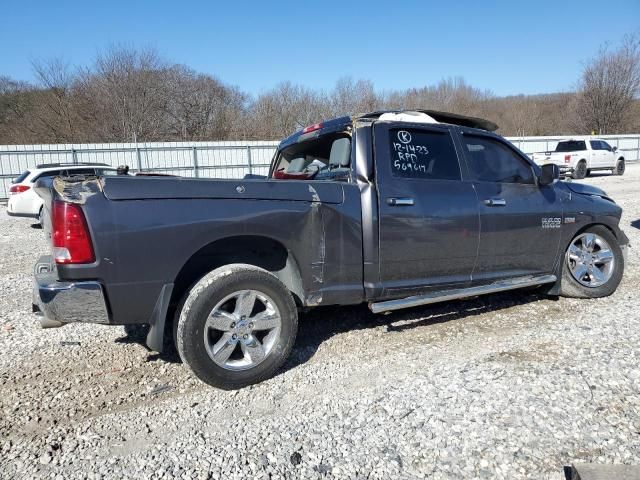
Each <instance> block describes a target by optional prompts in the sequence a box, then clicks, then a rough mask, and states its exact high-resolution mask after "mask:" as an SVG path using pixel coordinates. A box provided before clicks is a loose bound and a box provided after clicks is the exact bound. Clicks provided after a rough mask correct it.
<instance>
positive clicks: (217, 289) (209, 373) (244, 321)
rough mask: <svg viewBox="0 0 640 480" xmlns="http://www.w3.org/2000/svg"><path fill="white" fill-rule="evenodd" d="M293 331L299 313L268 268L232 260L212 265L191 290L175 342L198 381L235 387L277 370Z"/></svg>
mask: <svg viewBox="0 0 640 480" xmlns="http://www.w3.org/2000/svg"><path fill="white" fill-rule="evenodd" d="M297 330H298V313H297V309H296V305H295V302H294V301H293V298H292V296H291V293H290V292H289V290H288V289H287V287H285V286H284V285H283V284H282V282H280V280H278V279H277V278H276V277H275V276H274V275H273V274H271V273H269V272H267V271H266V270H263V269H261V268H258V267H254V266H252V265H244V264H234V265H227V266H224V267H221V268H218V269H216V270H213V271H212V272H210V273H208V274H207V275H205V276H204V277H203V278H202V279H201V280H200V281H199V282H198V283H196V284H195V285H194V287H193V288H192V289H191V291H190V292H189V294H188V296H187V298H186V300H185V302H184V305H183V306H182V310H181V312H180V316H179V319H178V328H177V331H176V343H177V347H178V352H179V354H180V357H181V358H182V360H183V362H184V363H186V364H187V365H188V366H189V368H190V369H191V370H192V371H193V373H194V374H195V375H196V376H197V377H198V378H199V379H200V380H202V381H204V382H206V383H208V384H209V385H212V386H214V387H219V388H224V389H235V388H241V387H244V386H247V385H251V384H253V383H258V382H261V381H262V380H265V379H267V378H269V377H271V376H272V375H273V374H275V372H276V371H277V370H278V369H279V368H280V367H281V366H282V364H283V363H284V362H285V360H286V359H287V357H288V356H289V354H290V352H291V349H292V347H293V343H294V341H295V338H296V333H297Z"/></svg>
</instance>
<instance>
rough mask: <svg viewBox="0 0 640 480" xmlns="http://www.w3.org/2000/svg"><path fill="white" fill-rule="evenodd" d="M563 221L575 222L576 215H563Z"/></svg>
mask: <svg viewBox="0 0 640 480" xmlns="http://www.w3.org/2000/svg"><path fill="white" fill-rule="evenodd" d="M564 223H576V217H564Z"/></svg>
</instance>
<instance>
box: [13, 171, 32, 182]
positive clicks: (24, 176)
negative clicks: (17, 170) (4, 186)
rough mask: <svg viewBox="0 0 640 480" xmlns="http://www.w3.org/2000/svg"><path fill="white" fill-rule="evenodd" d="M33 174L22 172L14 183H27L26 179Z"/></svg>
mask: <svg viewBox="0 0 640 480" xmlns="http://www.w3.org/2000/svg"><path fill="white" fill-rule="evenodd" d="M30 173H31V172H30V171H29V170H25V171H24V172H22V173H21V174H20V175H18V176H17V177H16V178H15V179H14V180H13V182H12V183H22V182H24V181H25V179H26V178H27V177H28V176H29V174H30Z"/></svg>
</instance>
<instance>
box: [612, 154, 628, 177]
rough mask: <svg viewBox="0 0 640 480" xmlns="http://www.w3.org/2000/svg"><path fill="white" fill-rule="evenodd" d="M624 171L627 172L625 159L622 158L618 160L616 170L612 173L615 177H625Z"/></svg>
mask: <svg viewBox="0 0 640 480" xmlns="http://www.w3.org/2000/svg"><path fill="white" fill-rule="evenodd" d="M624 170H625V164H624V158H621V159H620V160H618V162H617V163H616V166H615V168H614V169H613V170H612V172H611V173H613V174H614V175H624Z"/></svg>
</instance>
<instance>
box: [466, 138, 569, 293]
mask: <svg viewBox="0 0 640 480" xmlns="http://www.w3.org/2000/svg"><path fill="white" fill-rule="evenodd" d="M460 139H461V142H462V145H463V149H462V150H463V152H464V155H465V157H466V159H467V164H468V166H469V171H470V174H471V177H472V178H473V185H474V188H475V190H476V192H477V194H478V202H479V205H478V207H479V209H480V243H479V247H478V259H477V262H476V267H475V269H474V271H473V274H472V277H473V281H474V283H486V282H491V281H494V280H499V279H506V278H513V277H519V276H527V275H538V274H549V273H551V272H553V270H554V264H555V260H556V258H557V254H558V248H559V245H560V232H561V226H562V206H561V205H562V202H561V201H560V199H559V198H558V195H559V193H558V192H557V190H556V189H555V187H554V186H553V185H546V186H540V185H538V184H537V181H536V175H535V171H534V169H533V165H532V164H531V163H530V162H529V161H528V160H527V159H526V158H525V156H524V155H523V154H520V153H519V152H518V151H517V150H516V149H515V148H514V147H513V146H512V145H510V144H509V143H507V142H506V141H504V140H503V139H501V138H500V137H497V136H495V135H489V134H486V135H485V134H482V133H478V132H477V131H475V130H474V131H465V130H462V134H461V136H460Z"/></svg>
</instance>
